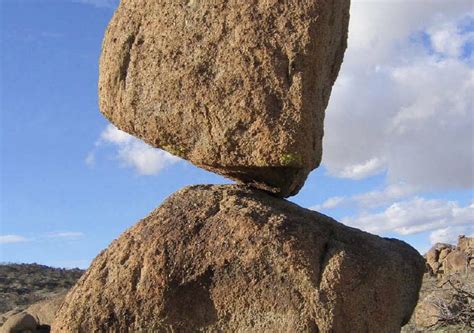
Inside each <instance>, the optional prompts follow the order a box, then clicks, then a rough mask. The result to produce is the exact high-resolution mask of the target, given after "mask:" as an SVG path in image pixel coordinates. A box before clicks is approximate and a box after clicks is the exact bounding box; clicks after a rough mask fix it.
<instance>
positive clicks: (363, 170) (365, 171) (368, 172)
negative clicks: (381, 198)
mask: <svg viewBox="0 0 474 333" xmlns="http://www.w3.org/2000/svg"><path fill="white" fill-rule="evenodd" d="M383 167H384V162H383V161H382V160H381V159H379V158H377V157H374V158H371V159H370V160H368V161H365V162H363V163H360V164H354V165H348V166H346V167H345V168H344V169H343V170H342V171H341V172H340V177H343V178H350V179H363V178H366V177H368V176H372V175H375V174H377V173H379V172H381V171H382V170H383Z"/></svg>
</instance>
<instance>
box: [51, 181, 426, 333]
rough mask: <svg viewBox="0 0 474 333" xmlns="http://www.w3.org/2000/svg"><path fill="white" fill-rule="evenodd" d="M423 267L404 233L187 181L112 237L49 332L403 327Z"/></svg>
mask: <svg viewBox="0 0 474 333" xmlns="http://www.w3.org/2000/svg"><path fill="white" fill-rule="evenodd" d="M424 268H425V264H424V260H423V258H422V257H421V256H420V255H419V254H418V252H417V251H415V250H414V249H413V248H411V247H410V246H409V245H407V244H405V243H403V242H401V241H398V240H394V239H384V238H380V237H377V236H374V235H371V234H368V233H365V232H362V231H360V230H357V229H353V228H350V227H347V226H344V225H342V224H340V223H338V222H336V221H334V220H333V219H331V218H329V217H327V216H325V215H322V214H319V213H317V212H314V211H311V210H307V209H303V208H301V207H299V206H297V205H295V204H292V203H290V202H288V201H286V200H283V199H278V198H275V197H272V196H270V195H268V194H266V193H264V192H261V191H258V190H252V189H248V188H245V187H241V186H237V185H221V186H193V187H188V188H185V189H183V190H180V191H178V192H176V193H175V194H174V195H172V196H171V197H170V198H169V199H167V200H166V201H165V202H164V203H163V204H162V205H161V207H159V208H158V209H156V210H155V211H153V212H152V213H151V214H150V215H149V216H148V217H146V218H145V219H143V220H142V221H140V222H139V223H138V224H136V225H135V226H133V227H132V228H130V229H129V230H128V231H126V232H125V233H124V234H123V235H122V236H121V237H120V238H119V239H117V240H115V241H114V242H112V244H111V245H110V246H109V247H108V249H107V250H105V251H103V252H102V253H101V254H100V255H99V256H98V257H97V258H96V259H95V260H94V262H93V263H92V265H91V267H90V268H89V270H88V271H87V272H86V274H85V275H83V277H82V278H81V279H80V280H79V282H78V283H77V285H76V286H75V287H74V288H73V289H72V290H71V291H70V293H69V294H68V295H67V297H66V299H65V301H64V303H63V304H62V306H61V308H60V309H59V311H58V313H57V315H56V318H55V321H54V323H53V327H52V330H53V332H130V331H153V332H196V331H200V332H218V331H224V332H330V331H333V332H398V331H400V327H401V326H402V325H403V324H405V323H406V322H407V321H408V320H409V319H410V316H411V314H412V311H413V309H414V307H415V305H416V302H417V298H418V291H419V288H420V285H421V279H422V276H423V271H424Z"/></svg>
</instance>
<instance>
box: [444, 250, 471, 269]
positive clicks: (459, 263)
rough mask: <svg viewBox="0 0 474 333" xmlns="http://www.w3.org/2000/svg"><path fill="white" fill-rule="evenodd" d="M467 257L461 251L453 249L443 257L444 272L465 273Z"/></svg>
mask: <svg viewBox="0 0 474 333" xmlns="http://www.w3.org/2000/svg"><path fill="white" fill-rule="evenodd" d="M467 266H468V258H467V257H466V255H465V254H464V253H462V252H461V251H453V252H451V253H450V254H448V256H447V257H446V258H445V259H444V261H443V270H444V274H453V273H466V272H467Z"/></svg>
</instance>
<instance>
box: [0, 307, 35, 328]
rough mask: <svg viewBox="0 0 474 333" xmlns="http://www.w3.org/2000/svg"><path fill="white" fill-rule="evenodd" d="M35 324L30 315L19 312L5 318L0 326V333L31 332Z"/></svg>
mask: <svg viewBox="0 0 474 333" xmlns="http://www.w3.org/2000/svg"><path fill="white" fill-rule="evenodd" d="M37 324H38V323H37V322H36V320H35V318H34V317H33V316H32V315H30V314H28V313H26V312H20V313H17V314H15V315H13V316H10V317H9V318H8V319H7V321H6V322H5V323H4V324H3V326H2V327H1V328H0V333H33V332H35V331H36V326H37Z"/></svg>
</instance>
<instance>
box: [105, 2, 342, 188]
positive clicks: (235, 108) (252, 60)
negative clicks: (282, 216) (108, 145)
mask: <svg viewBox="0 0 474 333" xmlns="http://www.w3.org/2000/svg"><path fill="white" fill-rule="evenodd" d="M349 2H350V1H349V0H335V1H332V0H331V1H330V0H301V1H290V0H283V1H277V0H253V1H240V0H214V1H204V0H163V1H151V0H122V1H121V3H120V6H119V7H118V9H117V11H116V12H115V14H114V16H113V19H112V21H111V22H110V24H109V27H108V29H107V32H106V34H105V39H104V42H103V52H102V56H101V61H100V80H99V98H100V109H101V111H102V113H103V114H104V115H105V116H106V117H107V118H108V119H109V120H110V121H111V122H112V123H114V124H115V125H116V126H117V127H118V128H119V129H121V130H123V131H125V132H128V133H130V134H132V135H135V136H137V137H138V138H140V139H142V140H144V141H145V142H147V143H148V144H150V145H152V146H155V147H158V148H162V149H164V150H166V151H168V152H170V153H172V154H174V155H178V156H180V157H182V158H184V159H187V160H189V161H191V162H192V163H194V164H195V165H197V166H199V167H202V168H204V169H207V170H210V171H213V172H216V173H219V174H221V175H224V176H226V177H229V178H232V179H235V180H238V181H241V182H244V183H249V184H253V185H254V186H257V187H259V188H262V189H265V190H267V191H270V192H273V193H275V194H277V195H279V196H283V197H285V196H289V195H293V194H296V193H297V192H298V191H299V189H300V188H301V187H302V186H303V184H304V181H305V179H306V177H307V175H308V173H309V172H310V171H311V170H312V169H314V168H316V167H318V166H319V164H320V161H321V150H322V137H323V121H324V110H325V108H326V106H327V104H328V100H329V96H330V93H331V88H332V85H333V83H334V81H335V79H336V77H337V74H338V72H339V68H340V65H341V62H342V59H343V55H344V51H345V49H346V39H347V26H348V20H349Z"/></svg>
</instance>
